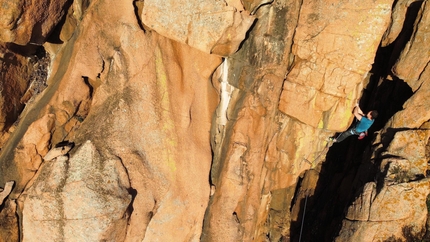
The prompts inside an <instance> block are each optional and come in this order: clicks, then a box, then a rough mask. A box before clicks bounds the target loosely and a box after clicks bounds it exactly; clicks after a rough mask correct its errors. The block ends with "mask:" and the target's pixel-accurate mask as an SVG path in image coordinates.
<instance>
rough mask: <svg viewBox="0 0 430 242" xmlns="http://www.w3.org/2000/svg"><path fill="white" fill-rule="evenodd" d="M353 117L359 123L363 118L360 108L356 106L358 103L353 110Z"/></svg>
mask: <svg viewBox="0 0 430 242" xmlns="http://www.w3.org/2000/svg"><path fill="white" fill-rule="evenodd" d="M354 116H355V117H356V118H357V119H358V120H359V121H360V120H361V118H362V117H363V116H364V113H363V111H362V110H361V108H360V106H358V102H357V104H355V108H354Z"/></svg>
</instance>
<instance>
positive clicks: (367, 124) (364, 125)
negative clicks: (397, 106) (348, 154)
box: [355, 117, 375, 133]
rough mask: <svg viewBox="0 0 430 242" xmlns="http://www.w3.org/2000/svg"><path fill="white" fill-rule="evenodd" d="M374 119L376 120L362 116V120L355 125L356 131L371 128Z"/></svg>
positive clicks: (359, 131)
mask: <svg viewBox="0 0 430 242" xmlns="http://www.w3.org/2000/svg"><path fill="white" fill-rule="evenodd" d="M373 121H375V120H370V119H368V118H366V117H362V118H361V120H360V121H358V123H357V125H356V126H355V131H357V132H358V133H361V132H365V131H366V130H368V129H369V128H370V126H372V124H373Z"/></svg>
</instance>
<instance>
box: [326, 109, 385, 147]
mask: <svg viewBox="0 0 430 242" xmlns="http://www.w3.org/2000/svg"><path fill="white" fill-rule="evenodd" d="M354 116H355V117H356V118H357V120H358V123H357V124H356V125H355V126H354V127H352V128H350V129H348V130H347V131H345V132H343V133H341V134H340V135H339V136H338V137H337V138H334V137H330V141H333V142H334V143H337V142H342V141H343V140H344V139H346V138H348V137H349V136H351V135H359V139H362V138H364V136H366V135H367V130H368V129H369V128H370V126H372V124H373V122H374V121H375V119H376V118H377V117H378V111H376V110H372V111H369V112H368V113H367V114H364V113H363V111H362V110H361V109H360V106H359V105H358V101H357V103H356V104H355V108H354Z"/></svg>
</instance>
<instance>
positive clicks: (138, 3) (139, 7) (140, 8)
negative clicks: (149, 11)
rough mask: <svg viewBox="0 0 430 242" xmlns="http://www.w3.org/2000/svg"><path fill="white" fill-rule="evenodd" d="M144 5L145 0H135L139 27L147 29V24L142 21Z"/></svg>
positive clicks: (135, 12)
mask: <svg viewBox="0 0 430 242" xmlns="http://www.w3.org/2000/svg"><path fill="white" fill-rule="evenodd" d="M144 5H145V2H144V1H143V0H135V1H133V6H134V14H135V15H136V20H137V24H139V27H140V28H141V29H142V30H143V31H146V30H145V26H144V25H143V22H142V11H143V7H144Z"/></svg>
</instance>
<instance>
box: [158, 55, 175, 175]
mask: <svg viewBox="0 0 430 242" xmlns="http://www.w3.org/2000/svg"><path fill="white" fill-rule="evenodd" d="M155 69H156V75H157V83H156V84H157V88H156V90H157V93H156V95H157V100H158V103H156V104H155V105H158V106H159V108H158V113H157V115H158V116H159V120H160V124H161V126H162V127H161V130H162V132H163V135H164V136H165V138H164V140H163V141H162V143H163V146H164V147H165V148H164V149H162V150H163V152H162V160H164V161H167V165H168V166H169V168H170V169H171V171H175V170H176V164H175V157H174V154H175V152H174V151H173V150H176V148H177V145H178V142H177V138H176V132H175V131H176V129H175V124H174V122H173V120H172V116H171V115H172V111H171V109H170V99H169V89H168V84H167V80H168V79H167V73H166V69H165V65H164V62H163V57H162V54H161V50H160V49H159V48H156V50H155Z"/></svg>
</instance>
